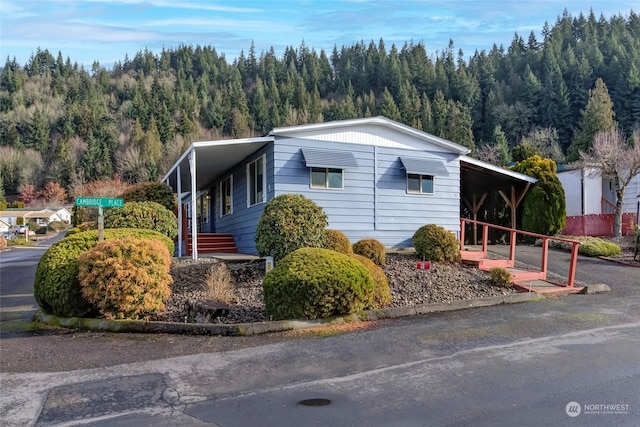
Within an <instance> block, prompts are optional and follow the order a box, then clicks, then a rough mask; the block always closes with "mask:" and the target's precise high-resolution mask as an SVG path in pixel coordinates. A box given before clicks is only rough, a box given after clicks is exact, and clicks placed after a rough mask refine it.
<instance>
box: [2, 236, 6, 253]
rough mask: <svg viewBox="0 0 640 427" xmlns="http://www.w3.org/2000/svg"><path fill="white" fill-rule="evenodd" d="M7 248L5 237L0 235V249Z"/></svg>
mask: <svg viewBox="0 0 640 427" xmlns="http://www.w3.org/2000/svg"><path fill="white" fill-rule="evenodd" d="M5 249H7V239H5V238H4V237H0V251H4V250H5Z"/></svg>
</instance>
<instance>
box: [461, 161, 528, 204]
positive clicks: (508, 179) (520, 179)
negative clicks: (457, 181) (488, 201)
mask: <svg viewBox="0 0 640 427" xmlns="http://www.w3.org/2000/svg"><path fill="white" fill-rule="evenodd" d="M460 171H461V177H462V185H461V189H462V196H463V197H466V196H473V195H474V194H476V195H481V194H484V193H488V192H491V191H498V190H502V191H504V192H507V191H510V190H511V187H512V186H515V187H516V188H518V189H521V188H524V187H526V186H527V185H531V184H535V183H536V182H537V181H538V180H537V179H536V178H533V177H531V176H528V175H524V174H521V173H519V172H514V171H512V170H509V169H505V168H501V167H499V166H496V165H493V164H491V163H487V162H483V161H481V160H477V159H474V158H472V157H469V156H460ZM469 200H471V198H469Z"/></svg>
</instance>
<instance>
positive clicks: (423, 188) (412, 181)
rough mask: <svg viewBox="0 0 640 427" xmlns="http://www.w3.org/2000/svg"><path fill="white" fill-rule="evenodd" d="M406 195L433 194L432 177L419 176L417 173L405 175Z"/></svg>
mask: <svg viewBox="0 0 640 427" xmlns="http://www.w3.org/2000/svg"><path fill="white" fill-rule="evenodd" d="M407 193H412V194H433V176H432V175H419V174H417V173H408V174H407Z"/></svg>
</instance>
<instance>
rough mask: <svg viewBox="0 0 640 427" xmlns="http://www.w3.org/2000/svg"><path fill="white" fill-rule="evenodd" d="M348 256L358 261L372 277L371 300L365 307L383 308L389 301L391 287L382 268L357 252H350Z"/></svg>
mask: <svg viewBox="0 0 640 427" xmlns="http://www.w3.org/2000/svg"><path fill="white" fill-rule="evenodd" d="M350 256H351V257H352V258H355V259H357V260H358V261H360V262H361V263H362V265H364V266H365V267H366V268H367V270H369V274H371V277H373V302H372V303H371V306H369V307H366V308H384V307H386V306H387V305H389V303H390V302H391V288H390V287H389V280H388V279H387V275H386V274H385V273H384V270H383V269H382V268H380V267H379V266H378V265H376V264H375V263H374V262H373V261H371V260H370V259H369V258H367V257H364V256H362V255H358V254H351V255H350Z"/></svg>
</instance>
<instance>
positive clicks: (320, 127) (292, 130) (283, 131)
mask: <svg viewBox="0 0 640 427" xmlns="http://www.w3.org/2000/svg"><path fill="white" fill-rule="evenodd" d="M355 125H378V126H383V127H386V128H391V129H395V130H398V131H400V132H402V133H404V134H406V135H410V136H412V137H414V138H417V139H419V140H421V141H423V142H428V143H431V144H434V145H437V146H439V147H442V148H444V149H447V150H449V151H451V152H452V153H458V154H461V155H462V154H469V153H470V152H471V150H469V149H468V148H467V147H464V146H462V145H460V144H456V143H455V142H451V141H448V140H446V139H443V138H439V137H437V136H435V135H431V134H429V133H426V132H423V131H421V130H418V129H414V128H412V127H410V126H407V125H405V124H402V123H399V122H396V121H394V120H391V119H388V118H386V117H383V116H377V117H366V118H363V119H350V120H335V121H331V122H323V123H312V124H306V125H299V126H288V127H281V128H275V129H273V130H272V131H271V132H269V135H270V136H279V135H292V134H293V135H295V134H297V133H302V132H309V131H324V130H328V129H339V128H344V127H349V126H355Z"/></svg>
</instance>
